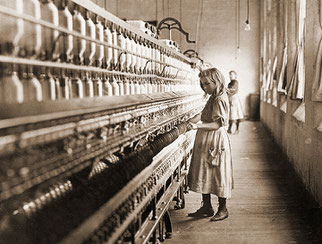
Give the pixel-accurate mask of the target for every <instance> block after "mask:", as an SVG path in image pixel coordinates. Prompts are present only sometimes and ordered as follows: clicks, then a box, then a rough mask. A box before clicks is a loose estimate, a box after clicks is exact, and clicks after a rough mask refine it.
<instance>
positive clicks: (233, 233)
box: [164, 121, 322, 244]
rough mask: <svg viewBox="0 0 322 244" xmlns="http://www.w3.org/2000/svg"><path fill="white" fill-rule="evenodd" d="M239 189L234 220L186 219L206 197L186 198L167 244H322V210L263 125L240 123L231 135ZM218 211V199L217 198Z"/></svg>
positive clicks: (175, 215)
mask: <svg viewBox="0 0 322 244" xmlns="http://www.w3.org/2000/svg"><path fill="white" fill-rule="evenodd" d="M231 140H232V147H233V165H234V181H235V189H234V190H233V194H232V198H231V199H229V200H228V210H229V214H230V216H229V218H228V219H225V220H223V221H220V222H210V221H209V218H202V219H194V218H190V217H187V214H188V213H189V212H194V211H195V210H196V209H198V208H199V207H200V204H201V195H200V194H198V193H194V192H191V191H190V192H189V193H188V194H185V200H186V207H185V208H184V209H181V210H174V209H173V207H171V209H170V215H171V220H172V224H173V234H172V238H171V239H168V240H166V241H165V242H164V243H166V244H179V243H191V244H199V243H200V244H207V243H211V244H212V243H219V244H220V243H234V244H235V243H237V244H239V243H245V244H246V243H247V244H248V243H256V244H266V243H274V244H279V243H281V244H284V243H305V244H306V243H322V239H320V238H321V235H322V234H321V232H322V228H321V214H320V213H321V211H320V209H318V208H317V205H316V203H314V202H312V200H311V198H310V197H309V195H308V194H307V192H306V191H305V190H304V189H303V187H302V184H301V183H300V182H299V181H298V179H297V177H295V175H294V173H293V172H292V170H290V168H289V166H288V164H287V163H286V162H285V161H284V160H283V158H282V156H281V154H280V153H279V150H278V148H276V146H275V144H274V143H273V141H272V139H271V138H270V137H269V135H268V134H267V132H266V130H265V129H264V127H263V126H262V124H261V123H260V122H250V121H245V122H243V123H241V129H240V134H239V135H232V136H231ZM212 205H213V207H214V209H215V211H216V208H217V198H216V197H215V196H212Z"/></svg>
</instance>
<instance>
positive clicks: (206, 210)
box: [188, 206, 214, 218]
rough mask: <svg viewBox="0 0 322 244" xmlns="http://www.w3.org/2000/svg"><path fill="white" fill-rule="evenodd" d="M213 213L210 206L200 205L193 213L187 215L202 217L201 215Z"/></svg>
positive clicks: (207, 215) (208, 215)
mask: <svg viewBox="0 0 322 244" xmlns="http://www.w3.org/2000/svg"><path fill="white" fill-rule="evenodd" d="M213 214H214V209H213V208H212V207H204V206H202V207H201V208H199V209H198V210H197V211H196V212H194V213H188V216H189V217H194V218H202V217H210V216H212V215H213Z"/></svg>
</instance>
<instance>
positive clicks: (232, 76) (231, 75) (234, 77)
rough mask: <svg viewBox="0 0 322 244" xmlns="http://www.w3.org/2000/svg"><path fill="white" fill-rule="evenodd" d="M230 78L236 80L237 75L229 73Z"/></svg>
mask: <svg viewBox="0 0 322 244" xmlns="http://www.w3.org/2000/svg"><path fill="white" fill-rule="evenodd" d="M229 78H230V80H236V78H237V75H236V74H235V73H234V72H230V73H229Z"/></svg>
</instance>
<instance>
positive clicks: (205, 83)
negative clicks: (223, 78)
mask: <svg viewBox="0 0 322 244" xmlns="http://www.w3.org/2000/svg"><path fill="white" fill-rule="evenodd" d="M200 82H201V84H202V87H203V89H204V90H205V92H206V93H207V94H209V95H211V94H213V93H214V91H215V89H216V84H215V82H213V81H211V80H210V78H209V77H208V76H205V77H202V78H200Z"/></svg>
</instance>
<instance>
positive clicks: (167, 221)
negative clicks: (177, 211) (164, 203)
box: [163, 211, 172, 239]
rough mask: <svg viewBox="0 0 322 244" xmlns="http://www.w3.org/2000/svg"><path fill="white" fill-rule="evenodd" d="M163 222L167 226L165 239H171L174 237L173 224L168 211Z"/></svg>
mask: <svg viewBox="0 0 322 244" xmlns="http://www.w3.org/2000/svg"><path fill="white" fill-rule="evenodd" d="M163 221H164V225H165V238H166V239H170V238H171V236H172V223H171V219H170V214H169V212H168V211H166V212H165V214H164V216H163Z"/></svg>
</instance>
